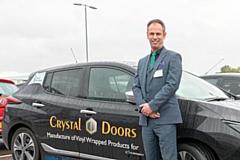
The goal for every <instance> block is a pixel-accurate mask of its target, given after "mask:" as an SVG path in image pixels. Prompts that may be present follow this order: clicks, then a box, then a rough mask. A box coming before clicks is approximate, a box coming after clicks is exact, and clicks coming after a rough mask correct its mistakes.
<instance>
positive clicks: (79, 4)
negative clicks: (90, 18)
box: [73, 3, 97, 62]
mask: <svg viewBox="0 0 240 160" xmlns="http://www.w3.org/2000/svg"><path fill="white" fill-rule="evenodd" d="M73 5H77V6H84V8H85V32H86V61H87V62H88V36H87V7H88V8H91V9H97V8H96V7H93V6H89V5H86V4H81V3H74V4H73Z"/></svg>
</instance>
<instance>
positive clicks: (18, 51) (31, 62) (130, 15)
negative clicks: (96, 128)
mask: <svg viewBox="0 0 240 160" xmlns="http://www.w3.org/2000/svg"><path fill="white" fill-rule="evenodd" d="M73 3H83V4H87V5H91V6H94V7H97V9H96V10H93V9H89V8H87V26H88V52H89V55H88V59H89V61H103V60H109V61H136V62H137V61H138V60H139V59H140V58H141V57H143V56H145V55H146V54H149V53H150V47H149V43H148V40H147V37H146V29H147V27H146V24H147V22H148V21H149V20H151V19H155V18H159V19H161V20H163V21H164V22H165V24H166V31H167V37H166V40H165V43H164V46H165V47H166V48H167V49H171V50H174V51H177V52H179V53H180V54H181V55H182V58H183V68H184V70H187V71H190V72H192V73H194V74H196V75H203V74H205V73H206V72H207V71H209V70H210V69H211V68H212V67H213V66H214V65H216V64H217V65H216V67H214V68H213V69H212V70H211V71H209V74H210V73H215V72H219V71H220V68H221V67H222V66H224V65H230V66H231V67H234V68H236V67H239V66H240V58H239V57H240V56H239V55H240V53H239V51H240V45H239V43H240V9H239V7H240V1H239V0H221V1H220V0H211V1H209V0H198V1H197V0H194V1H193V0H100V1H99V0H81V1H80V0H1V1H0V37H1V38H0V52H1V57H0V64H1V69H0V77H7V76H15V75H26V74H29V73H31V72H33V71H36V70H39V69H43V68H48V67H51V66H57V65H61V64H69V63H76V62H75V59H74V56H73V53H72V51H71V48H72V50H73V52H74V54H75V56H76V59H77V61H78V62H85V61H86V48H85V47H86V44H85V42H86V38H85V33H86V32H85V12H84V7H83V6H75V5H73Z"/></svg>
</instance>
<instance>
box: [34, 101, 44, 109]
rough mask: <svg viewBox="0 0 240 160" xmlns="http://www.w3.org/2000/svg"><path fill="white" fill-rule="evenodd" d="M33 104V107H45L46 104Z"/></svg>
mask: <svg viewBox="0 0 240 160" xmlns="http://www.w3.org/2000/svg"><path fill="white" fill-rule="evenodd" d="M32 106H33V107H36V108H42V107H44V106H45V105H44V104H41V103H36V102H33V103H32Z"/></svg>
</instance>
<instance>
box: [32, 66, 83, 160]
mask: <svg viewBox="0 0 240 160" xmlns="http://www.w3.org/2000/svg"><path fill="white" fill-rule="evenodd" d="M34 78H35V79H37V78H36V77H33V79H34ZM42 79H43V80H44V82H41V83H43V84H42V85H41V83H40V85H39V86H40V87H39V89H37V90H36V91H35V92H34V94H33V95H32V96H31V99H32V102H33V103H32V105H33V110H32V112H30V116H31V117H35V118H34V119H33V120H32V125H33V126H34V128H35V130H36V134H37V136H38V137H39V140H40V145H41V147H42V148H43V149H44V150H45V151H47V152H48V155H49V154H50V153H51V154H54V155H60V156H70V157H77V158H79V156H80V155H79V151H80V147H81V145H80V143H81V134H82V133H81V132H82V129H83V128H82V117H81V116H84V115H83V114H80V110H81V88H82V86H83V84H82V79H83V69H82V68H76V69H64V70H56V71H51V72H46V73H45V75H44V76H43V78H42ZM32 85H36V84H32ZM43 156H46V155H43Z"/></svg>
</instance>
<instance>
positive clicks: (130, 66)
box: [29, 61, 137, 79]
mask: <svg viewBox="0 0 240 160" xmlns="http://www.w3.org/2000/svg"><path fill="white" fill-rule="evenodd" d="M136 64H137V63H136V62H131V61H95V62H81V63H73V64H65V65H58V66H53V67H49V68H45V69H41V70H38V71H35V72H33V73H32V74H30V76H29V79H31V77H32V76H33V75H34V74H35V73H41V72H49V71H50V72H51V71H55V70H61V69H65V68H68V69H69V68H77V67H86V66H118V67H120V68H125V69H129V70H131V71H133V72H135V70H136V67H137V65H136Z"/></svg>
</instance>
